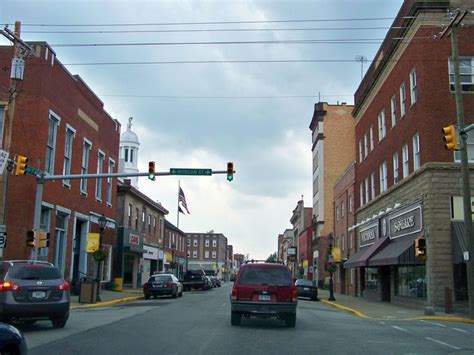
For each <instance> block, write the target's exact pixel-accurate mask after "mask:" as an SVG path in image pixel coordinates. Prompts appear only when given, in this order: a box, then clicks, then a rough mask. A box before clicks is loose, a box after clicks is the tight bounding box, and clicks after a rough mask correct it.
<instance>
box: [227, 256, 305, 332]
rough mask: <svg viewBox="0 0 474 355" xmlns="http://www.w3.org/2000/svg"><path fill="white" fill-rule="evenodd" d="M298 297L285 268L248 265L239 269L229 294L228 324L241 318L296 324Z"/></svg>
mask: <svg viewBox="0 0 474 355" xmlns="http://www.w3.org/2000/svg"><path fill="white" fill-rule="evenodd" d="M297 304H298V296H297V293H296V287H295V285H294V284H293V282H292V279H291V274H290V270H289V269H288V267H287V266H286V265H283V264H276V263H275V264H273V263H248V264H244V265H242V266H241V268H240V271H239V274H238V275H237V279H236V281H235V283H234V286H233V287H232V294H231V319H230V321H231V324H232V325H240V323H241V320H242V316H245V317H252V316H255V317H262V318H268V317H276V318H278V319H282V320H284V321H285V325H286V326H287V327H294V326H295V324H296V306H297Z"/></svg>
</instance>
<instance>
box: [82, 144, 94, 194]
mask: <svg viewBox="0 0 474 355" xmlns="http://www.w3.org/2000/svg"><path fill="white" fill-rule="evenodd" d="M91 149H92V143H91V142H89V141H88V140H87V139H84V146H83V149H82V166H81V174H87V173H88V172H89V156H90V151H91ZM81 193H83V194H86V195H87V179H82V180H81Z"/></svg>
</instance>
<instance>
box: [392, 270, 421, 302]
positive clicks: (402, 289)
mask: <svg viewBox="0 0 474 355" xmlns="http://www.w3.org/2000/svg"><path fill="white" fill-rule="evenodd" d="M425 276H426V268H425V265H409V266H399V267H398V268H397V272H396V273H395V292H396V294H397V295H398V296H405V297H413V298H426V279H425Z"/></svg>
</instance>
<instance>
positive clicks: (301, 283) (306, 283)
mask: <svg viewBox="0 0 474 355" xmlns="http://www.w3.org/2000/svg"><path fill="white" fill-rule="evenodd" d="M295 285H296V286H313V281H311V280H301V279H299V280H296V283H295Z"/></svg>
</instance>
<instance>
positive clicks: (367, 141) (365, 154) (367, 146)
mask: <svg viewBox="0 0 474 355" xmlns="http://www.w3.org/2000/svg"><path fill="white" fill-rule="evenodd" d="M368 155H369V140H368V137H367V133H366V134H364V159H365V158H367V156H368Z"/></svg>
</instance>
